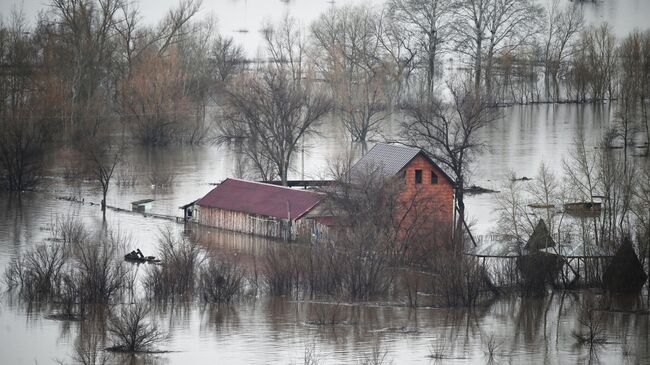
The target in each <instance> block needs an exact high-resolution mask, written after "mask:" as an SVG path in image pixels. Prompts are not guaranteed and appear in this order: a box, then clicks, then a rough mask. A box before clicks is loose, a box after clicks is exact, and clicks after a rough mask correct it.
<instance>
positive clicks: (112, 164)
mask: <svg viewBox="0 0 650 365" xmlns="http://www.w3.org/2000/svg"><path fill="white" fill-rule="evenodd" d="M80 153H81V155H82V157H83V159H84V162H85V167H86V169H87V172H88V174H89V175H90V176H91V177H92V179H93V180H94V181H96V182H97V183H98V184H99V187H100V188H101V191H102V201H101V209H102V216H103V217H104V219H106V196H107V195H108V189H109V188H110V186H111V182H112V179H113V175H114V173H115V168H116V167H117V165H118V164H119V163H120V161H121V160H122V154H123V153H124V145H121V144H114V143H111V142H110V141H109V140H108V139H107V138H106V137H101V136H96V137H95V138H88V139H86V140H85V141H84V142H83V143H82V146H81V148H80Z"/></svg>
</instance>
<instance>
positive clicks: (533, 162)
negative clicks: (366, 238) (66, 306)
mask: <svg viewBox="0 0 650 365" xmlns="http://www.w3.org/2000/svg"><path fill="white" fill-rule="evenodd" d="M344 2H345V1H343V2H340V3H344ZM349 2H356V1H349ZM159 3H161V2H159V1H156V9H163V8H164V6H160V5H158V4H159ZM162 3H165V2H164V1H163V2H162ZM262 3H264V6H262V5H261V4H262ZM266 3H267V1H261V0H249V1H244V0H240V1H232V0H224V1H215V2H210V4H208V7H209V8H210V9H211V7H213V6H215V7H216V8H218V9H217V10H220V11H221V13H217V15H218V16H219V15H221V14H231V15H232V16H228V17H225V16H222V17H221V19H220V22H221V23H220V29H221V30H222V31H223V32H226V33H230V34H232V35H234V36H235V37H236V38H237V39H238V40H240V41H241V42H244V44H246V47H247V51H248V53H249V54H253V55H254V54H255V52H256V51H257V49H258V48H259V43H260V42H259V33H257V29H258V28H259V27H260V24H261V23H262V22H263V21H264V19H268V20H271V21H275V20H277V19H280V18H281V17H282V16H283V15H284V14H285V13H290V14H292V15H294V16H299V17H301V18H302V19H304V20H305V22H308V20H310V19H313V18H314V17H315V16H316V15H317V14H318V13H320V12H321V11H323V10H326V9H327V8H328V7H329V6H331V4H330V3H329V2H327V1H322V2H321V1H319V2H312V1H288V2H286V3H285V2H280V1H275V2H268V3H269V4H270V3H274V4H275V5H274V6H270V5H267V4H266ZM316 3H317V4H316ZM337 3H339V2H337ZM151 4H152V2H151V1H143V2H142V7H143V10H145V11H147V14H149V13H151V14H153V15H149V16H154V15H155V11H153V9H149V10H152V12H149V11H148V8H147V6H151ZM29 6H31V5H30V3H29V2H27V10H29ZM581 6H583V7H584V9H585V15H586V18H587V20H588V21H589V22H590V23H598V22H600V21H603V20H607V21H609V22H610V23H612V24H613V26H614V29H615V31H616V33H617V34H618V35H619V36H622V35H624V34H626V33H627V32H628V31H630V30H632V29H634V28H636V27H639V28H643V29H644V28H647V27H648V25H649V24H648V23H647V22H648V14H650V2H648V1H646V0H619V1H598V2H596V3H595V4H594V3H588V4H584V5H581ZM3 9H4V8H3ZM242 29H247V30H249V32H239V31H238V30H242ZM503 112H504V117H503V118H502V119H501V120H499V121H497V122H495V123H494V124H493V125H492V126H490V127H488V128H486V129H484V130H483V131H481V134H482V137H483V138H484V140H485V141H487V144H488V148H487V149H486V150H485V151H484V152H482V153H481V154H480V156H479V157H478V159H477V161H476V163H475V164H474V165H473V173H472V178H471V181H470V183H473V184H476V185H480V186H483V187H487V188H492V189H496V190H498V189H499V186H500V184H501V181H503V177H504V176H505V175H506V174H507V173H508V172H509V171H515V173H516V174H517V175H518V176H528V177H530V176H534V175H535V173H536V171H537V168H538V167H539V164H540V162H542V161H545V162H546V163H547V164H548V165H549V166H550V167H551V168H552V169H553V170H555V171H556V172H558V173H559V172H560V171H561V165H562V159H563V158H565V157H566V155H567V153H568V151H570V150H571V149H572V144H573V140H574V138H575V137H576V135H577V134H578V133H584V135H585V136H586V137H587V143H588V144H589V146H591V147H593V146H595V144H596V142H597V141H598V140H599V139H600V137H601V135H602V131H603V129H604V127H606V126H607V125H608V124H609V123H610V121H611V115H612V114H613V110H612V107H611V106H610V105H609V104H603V105H596V106H594V105H553V104H548V105H532V106H515V107H511V108H506V109H503ZM398 125H399V117H398V116H396V117H394V118H393V120H392V121H389V122H387V123H386V125H385V126H384V130H383V135H384V136H387V137H390V136H395V134H396V133H397V129H398ZM370 145H372V143H370ZM350 146H352V147H354V148H356V149H358V146H353V145H352V144H351V143H350V142H349V141H348V140H347V138H346V134H345V131H344V130H343V128H342V127H341V126H340V124H339V123H336V122H335V121H332V120H328V121H325V123H324V125H323V127H322V136H319V137H318V138H316V139H313V140H311V141H308V143H307V148H306V152H305V153H304V171H303V169H302V166H303V154H299V155H298V156H297V158H296V159H295V161H294V171H293V172H292V177H293V178H300V177H302V176H303V174H304V176H305V178H319V177H324V176H326V172H327V164H328V161H330V160H332V159H333V158H335V157H336V156H337V155H339V154H341V153H343V152H344V151H345V150H346V149H347V148H349V147H350ZM64 156H65V154H64V153H63V152H61V151H56V152H55V153H53V154H52V156H51V158H50V160H51V161H50V162H49V163H48V166H49V170H48V176H49V178H47V179H46V181H45V185H44V188H43V190H42V191H39V192H27V193H23V194H6V193H2V194H0V272H4V269H5V267H6V265H7V263H8V262H9V261H10V260H11V259H12V258H13V257H16V256H18V255H21V254H23V253H24V252H27V251H28V250H30V249H31V248H33V247H34V246H35V245H37V244H39V243H41V242H43V240H44V239H46V238H47V237H48V236H49V235H50V233H51V232H50V231H49V229H50V228H49V227H50V225H51V223H52V222H53V221H54V220H55V219H56V217H57V216H59V215H73V216H77V217H80V218H81V219H82V220H83V221H84V222H85V223H86V224H87V226H88V227H90V228H91V229H93V230H101V229H103V228H105V227H108V228H110V229H112V230H118V231H120V232H121V233H123V234H125V235H128V236H129V237H130V239H131V241H132V244H133V246H134V247H139V248H141V249H142V251H143V252H144V253H145V254H156V250H157V244H156V242H157V235H158V232H159V230H160V229H161V227H165V226H167V225H171V226H172V227H173V228H174V229H176V230H179V231H184V230H186V229H188V230H191V231H192V232H194V233H197V232H198V234H193V235H191V236H192V237H197V239H198V241H199V243H200V244H201V245H202V246H203V247H204V248H206V249H212V250H217V251H218V252H222V253H228V254H239V255H242V257H248V258H251V257H257V256H258V255H261V254H262V252H264V248H265V247H268V246H270V245H277V244H280V243H278V242H271V241H268V240H264V239H260V238H255V237H249V236H244V235H239V234H234V233H228V232H220V231H218V230H210V229H207V230H197V229H196V227H184V226H183V225H180V224H177V223H174V222H170V221H168V220H165V219H160V218H155V217H150V216H149V217H144V216H142V215H140V214H131V213H127V212H116V211H113V210H109V212H108V214H107V221H106V222H103V221H102V218H101V213H100V211H99V207H98V205H96V204H97V203H99V200H100V194H99V191H98V190H97V189H96V188H95V187H94V186H93V185H92V184H90V183H88V182H81V183H72V182H70V181H66V180H65V179H63V178H62V177H61V176H62V175H63V173H64V172H65V171H66V169H68V168H69V165H70V164H71V163H72V164H73V162H71V161H69V160H68V159H66V158H65V157H64ZM126 160H127V161H128V166H127V168H128V169H129V170H130V171H136V177H137V183H136V184H135V186H132V187H120V186H112V187H111V190H110V193H109V197H108V204H109V205H111V206H115V207H119V208H122V209H126V210H128V209H130V205H129V203H130V202H131V201H134V200H139V199H145V198H151V199H155V201H154V202H153V207H152V212H153V213H157V214H163V215H170V216H179V215H180V214H181V212H180V210H179V209H178V207H179V206H181V205H182V204H185V203H187V202H190V201H193V200H194V199H196V198H198V197H200V196H202V195H204V194H205V193H207V192H208V191H209V190H210V189H212V188H213V185H211V184H212V183H215V182H219V181H221V180H222V179H224V178H226V177H228V176H231V175H232V174H233V171H234V169H235V164H234V161H235V160H236V158H235V155H234V154H233V153H232V152H231V151H229V150H228V149H227V148H225V147H216V146H199V147H189V146H172V147H166V148H138V147H131V148H130V149H129V150H128V152H127V157H126ZM170 173H171V174H174V176H175V178H174V181H173V184H172V185H171V186H170V187H166V188H156V187H152V184H151V182H150V178H151V176H153V175H156V174H158V175H161V174H162V175H165V174H170ZM57 197H77V198H78V199H83V200H84V204H80V203H78V202H70V201H67V200H60V199H57ZM90 203H94V204H95V205H91V204H90ZM467 206H468V213H469V215H470V219H471V220H472V221H474V222H475V225H474V227H475V229H476V233H477V234H486V233H489V232H490V231H491V230H492V229H493V228H494V214H495V213H494V202H493V196H491V195H490V194H484V195H477V196H470V197H469V198H468V202H467ZM199 231H200V232H199ZM138 270H139V271H142V270H143V267H138ZM3 290H4V289H3ZM583 295H584V293H565V294H560V293H555V294H553V295H549V296H547V297H546V298H532V299H528V298H518V297H509V298H502V299H499V300H497V301H495V302H493V303H490V304H488V305H485V306H481V307H479V308H475V309H473V310H471V311H470V310H466V309H440V308H418V309H411V308H408V307H406V306H402V305H386V304H383V305H382V304H377V303H362V304H357V305H342V306H341V308H340V309H339V310H340V311H341V313H342V314H341V315H342V316H343V318H344V319H345V324H341V325H337V326H316V325H312V324H310V321H312V320H313V319H314V316H316V315H317V313H319V312H321V311H322V310H323V308H329V307H331V306H333V305H334V304H333V303H317V302H309V301H294V300H290V299H287V298H270V297H261V298H258V299H256V300H248V301H244V302H242V303H236V304H233V305H230V306H209V305H203V304H199V303H196V302H182V301H181V302H178V301H177V302H176V303H175V304H166V305H156V306H155V308H154V312H153V313H154V314H153V318H154V319H155V322H156V323H157V324H158V325H159V326H160V327H161V328H162V329H163V330H165V331H168V333H169V335H170V336H169V339H168V340H167V342H165V343H164V344H163V345H161V346H160V347H161V348H162V349H164V350H168V351H169V352H166V353H161V354H150V355H137V356H118V357H116V358H115V359H114V361H113V362H114V363H138V364H149V363H152V364H158V363H160V364H188V363H190V364H208V363H210V364H212V363H223V364H260V363H264V364H288V363H294V364H300V363H304V358H305V354H306V353H310V354H313V355H314V356H315V357H316V358H317V359H318V360H319V363H323V364H357V363H360V362H362V361H363V360H366V359H369V358H371V357H372V355H373V351H374V352H375V353H379V354H384V353H385V355H386V360H392V361H393V363H395V364H411V363H414V364H418V363H419V364H431V363H444V364H447V363H458V364H464V363H486V362H490V360H492V361H493V363H512V364H521V363H544V364H575V363H580V364H582V363H604V364H611V363H629V364H640V363H650V337H649V336H648V334H649V329H650V316H648V315H647V314H630V313H629V312H628V310H634V309H636V308H638V306H639V305H640V304H639V303H638V301H637V299H636V298H632V299H629V298H619V300H617V301H616V302H615V303H613V304H612V305H611V308H612V309H614V310H612V311H607V312H603V318H604V319H603V322H602V326H603V328H604V335H605V336H606V337H607V341H606V343H605V344H603V345H600V346H598V347H595V348H593V349H590V348H589V347H588V346H587V347H585V346H578V345H576V341H575V339H574V338H573V337H572V335H571V333H572V331H575V330H579V329H580V325H579V323H578V317H579V312H580V310H579V302H580V301H581V298H582V296H583ZM399 299H400V298H399V297H398V298H397V302H399ZM118 305H119V304H118ZM53 309H54V307H52V306H51V305H48V304H39V303H34V304H32V305H27V304H25V303H24V302H21V301H19V300H16V299H15V298H13V297H12V296H11V295H9V294H3V295H2V297H1V299H0V363H2V364H49V363H54V362H56V361H60V362H61V363H71V362H73V361H72V356H73V353H74V344H75V342H76V341H78V340H79V337H80V333H81V332H82V329H84V326H86V327H88V326H91V325H93V323H85V322H69V321H56V320H51V319H47V318H46V317H47V315H48V314H50V313H51V312H52V311H53ZM86 322H88V321H86ZM490 344H492V345H493V346H490ZM489 347H493V348H494V356H493V358H490V356H489V354H488V352H489V351H488V348H489ZM374 349H377V350H374ZM432 353H435V354H440V355H441V357H442V358H441V359H432V358H431V357H430V355H431V354H432ZM387 362H388V361H387Z"/></svg>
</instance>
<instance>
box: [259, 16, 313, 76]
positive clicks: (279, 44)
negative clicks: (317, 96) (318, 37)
mask: <svg viewBox="0 0 650 365" xmlns="http://www.w3.org/2000/svg"><path fill="white" fill-rule="evenodd" d="M264 41H265V43H266V53H267V56H268V57H269V61H270V68H272V69H275V70H276V72H282V73H286V74H287V75H288V76H289V77H290V80H291V82H292V83H293V84H294V85H295V86H296V87H298V88H301V87H302V86H303V85H302V81H303V78H305V77H307V76H308V75H307V74H308V72H309V70H308V68H307V67H306V65H305V62H304V61H305V59H304V58H305V46H306V45H305V43H306V40H305V34H304V33H303V31H302V28H301V26H300V24H299V23H298V21H297V20H296V19H295V18H292V17H290V16H286V17H285V18H284V19H283V20H282V22H281V23H280V24H279V25H278V26H273V25H266V26H265V27H264Z"/></svg>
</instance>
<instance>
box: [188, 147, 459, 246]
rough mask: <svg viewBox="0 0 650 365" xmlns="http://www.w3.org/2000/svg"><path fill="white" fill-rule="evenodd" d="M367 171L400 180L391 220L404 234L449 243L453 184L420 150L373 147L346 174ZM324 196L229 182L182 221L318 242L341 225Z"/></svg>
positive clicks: (191, 208) (196, 204) (352, 176)
mask: <svg viewBox="0 0 650 365" xmlns="http://www.w3.org/2000/svg"><path fill="white" fill-rule="evenodd" d="M369 169H372V170H374V171H377V172H379V175H380V176H381V177H383V178H386V179H395V178H399V179H400V180H401V181H402V184H403V185H402V190H401V193H400V202H401V203H400V206H401V208H400V207H398V209H397V210H396V212H394V213H395V219H397V220H399V221H401V222H402V226H404V227H408V228H405V229H404V230H405V231H407V230H408V231H410V232H412V231H413V227H416V230H417V232H420V234H419V235H420V236H422V237H425V238H426V237H428V238H427V239H428V240H432V239H433V240H437V241H440V240H448V237H450V234H451V227H452V223H453V211H454V188H455V184H454V182H453V180H452V179H451V178H450V177H449V176H448V175H447V174H446V173H445V172H444V171H443V170H442V169H441V168H440V167H439V166H438V165H437V164H436V163H435V162H434V161H433V160H432V159H431V158H430V157H429V156H428V155H427V154H426V153H425V152H424V151H423V150H421V149H419V148H412V147H406V146H401V145H394V144H385V143H378V144H377V145H375V146H374V147H373V148H372V149H371V150H370V151H368V153H367V154H366V155H364V156H363V157H362V158H361V159H359V161H357V163H356V164H355V165H354V166H352V168H351V169H350V171H349V172H348V174H349V177H350V179H351V180H352V181H353V183H354V180H355V176H359V177H360V178H362V177H363V172H364V171H367V170H369ZM328 183H329V182H328ZM359 183H360V184H363V183H364V182H363V181H359ZM319 186H320V185H319ZM334 191H335V190H334ZM326 197H327V195H326V194H324V193H320V192H316V191H313V190H308V189H293V188H290V187H285V186H279V185H274V184H269V183H263V182H254V181H246V180H239V179H232V178H229V179H226V180H224V181H223V182H222V183H221V184H219V185H218V186H217V187H216V188H214V189H213V190H212V191H210V192H209V193H208V194H207V195H205V196H204V197H203V198H201V199H199V200H197V201H195V202H193V203H190V204H188V205H186V206H183V207H181V208H183V209H184V210H185V219H186V220H191V221H194V222H197V223H199V224H201V225H205V226H210V227H216V228H221V229H225V230H229V231H235V232H241V233H247V234H253V235H258V236H264V237H271V238H279V239H285V240H293V239H296V238H299V237H306V238H311V237H315V238H317V239H318V238H320V237H321V236H327V235H328V234H330V233H332V234H334V233H335V232H336V230H337V229H338V228H340V227H342V226H344V224H343V223H342V222H340V221H338V220H337V217H336V216H335V215H336V213H334V211H335V209H334V210H332V209H331V207H329V209H327V208H325V207H324V206H326V205H327V204H321V203H322V202H323V201H324V200H325V199H326Z"/></svg>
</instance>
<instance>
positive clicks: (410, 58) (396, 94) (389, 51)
mask: <svg viewBox="0 0 650 365" xmlns="http://www.w3.org/2000/svg"><path fill="white" fill-rule="evenodd" d="M377 36H378V37H379V42H380V44H381V47H382V49H383V52H382V53H383V57H384V59H385V61H384V62H385V63H386V66H385V67H386V68H387V70H388V75H389V76H390V80H389V82H388V85H387V86H389V87H390V88H391V89H392V91H390V95H392V97H393V104H396V103H398V102H399V100H400V99H401V98H402V96H403V92H404V91H405V89H407V90H408V87H409V86H410V84H411V76H412V74H413V72H414V71H415V70H416V68H417V67H418V63H417V62H418V61H417V58H416V57H417V55H418V48H417V47H418V38H417V34H413V33H412V32H409V31H407V29H406V25H405V24H404V23H403V22H402V19H400V18H397V17H395V16H393V14H391V13H390V11H386V10H385V11H383V12H382V14H381V17H380V19H379V23H378V27H377Z"/></svg>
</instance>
